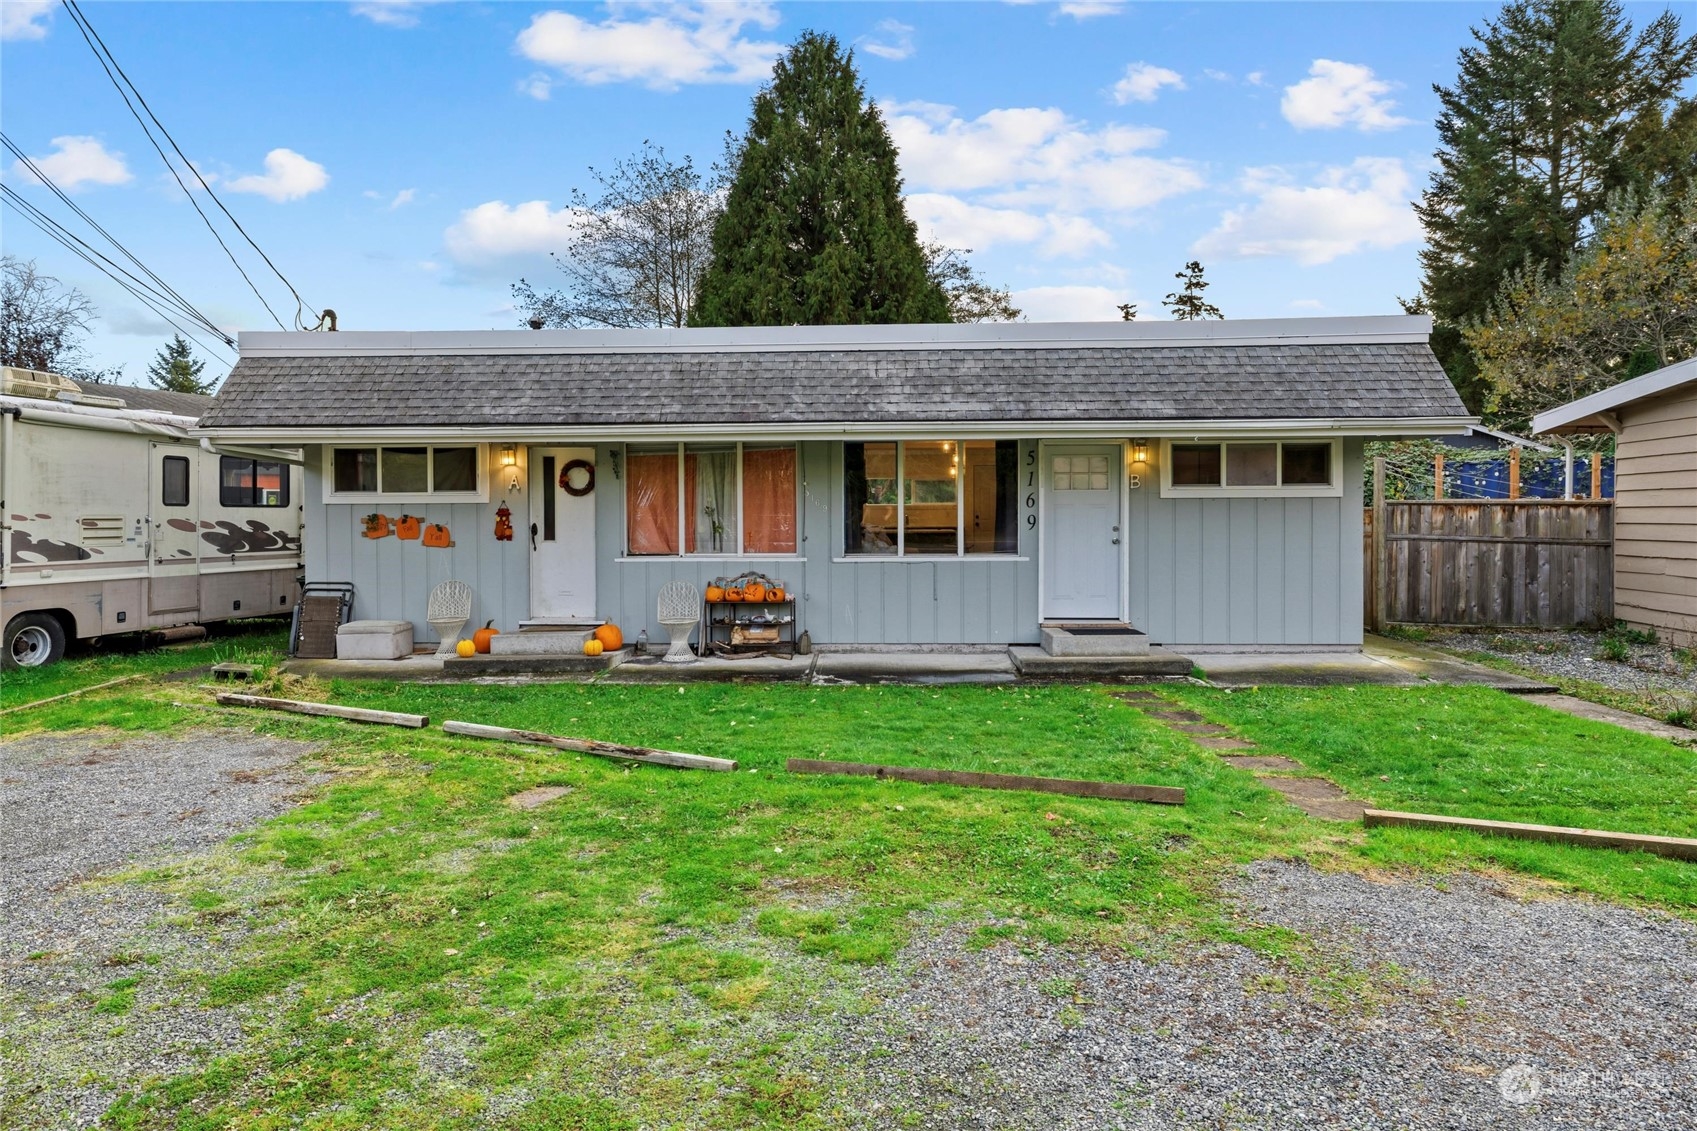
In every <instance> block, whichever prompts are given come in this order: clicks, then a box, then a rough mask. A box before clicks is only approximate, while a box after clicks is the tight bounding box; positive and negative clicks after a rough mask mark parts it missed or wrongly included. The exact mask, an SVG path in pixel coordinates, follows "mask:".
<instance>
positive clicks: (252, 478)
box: [218, 456, 289, 507]
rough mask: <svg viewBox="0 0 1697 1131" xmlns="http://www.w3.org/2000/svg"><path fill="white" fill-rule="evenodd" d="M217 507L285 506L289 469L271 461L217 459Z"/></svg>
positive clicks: (285, 465) (231, 457) (222, 457)
mask: <svg viewBox="0 0 1697 1131" xmlns="http://www.w3.org/2000/svg"><path fill="white" fill-rule="evenodd" d="M218 505H219V506H223V507H286V506H288V505H289V466H288V464H285V463H282V462H279V461H275V460H257V459H247V458H245V457H242V456H220V457H219V459H218Z"/></svg>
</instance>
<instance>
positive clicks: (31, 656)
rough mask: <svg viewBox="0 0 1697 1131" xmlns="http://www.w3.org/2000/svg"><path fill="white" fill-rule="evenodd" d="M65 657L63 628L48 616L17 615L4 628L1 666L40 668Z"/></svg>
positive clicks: (46, 614) (55, 619)
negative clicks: (4, 642)
mask: <svg viewBox="0 0 1697 1131" xmlns="http://www.w3.org/2000/svg"><path fill="white" fill-rule="evenodd" d="M64 654H65V627H64V626H63V625H61V624H60V623H59V618H58V617H55V616H52V615H51V614H48V613H19V614H18V615H17V616H15V617H13V618H12V620H11V623H10V624H8V625H7V626H6V650H5V652H4V653H0V664H4V665H5V666H6V667H8V668H39V667H42V666H43V665H45V664H51V663H53V662H54V661H55V660H57V659H58V658H59V657H61V656H63V655H64Z"/></svg>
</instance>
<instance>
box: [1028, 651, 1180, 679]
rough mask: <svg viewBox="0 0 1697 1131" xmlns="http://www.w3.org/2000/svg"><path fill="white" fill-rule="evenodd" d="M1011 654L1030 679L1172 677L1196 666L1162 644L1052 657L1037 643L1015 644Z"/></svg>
mask: <svg viewBox="0 0 1697 1131" xmlns="http://www.w3.org/2000/svg"><path fill="white" fill-rule="evenodd" d="M1008 655H1009V657H1011V658H1012V660H1013V663H1014V667H1016V668H1018V669H1019V674H1020V675H1022V676H1024V677H1025V678H1027V679H1084V680H1095V681H1098V682H1119V681H1123V680H1140V679H1172V678H1175V677H1180V676H1187V675H1189V674H1190V670H1191V668H1192V667H1194V666H1195V665H1193V664H1192V663H1191V660H1190V657H1188V656H1180V655H1177V654H1175V653H1173V652H1169V651H1167V650H1166V649H1165V648H1160V647H1153V648H1150V649H1149V651H1148V652H1147V653H1145V654H1144V655H1141V656H1052V655H1050V654H1049V653H1047V652H1045V651H1043V649H1041V648H1039V647H1037V646H1036V645H1034V644H1015V645H1013V646H1012V647H1010V648H1009V649H1008Z"/></svg>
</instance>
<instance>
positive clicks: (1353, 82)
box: [1279, 59, 1410, 130]
mask: <svg viewBox="0 0 1697 1131" xmlns="http://www.w3.org/2000/svg"><path fill="white" fill-rule="evenodd" d="M1308 74H1309V76H1310V77H1309V78H1306V79H1303V80H1302V81H1301V82H1299V83H1297V84H1296V85H1295V86H1287V87H1285V96H1284V99H1283V100H1282V101H1281V102H1280V103H1279V109H1280V110H1282V111H1283V112H1284V116H1285V120H1286V121H1287V122H1289V123H1290V124H1291V125H1293V126H1295V127H1296V128H1297V129H1299V130H1335V129H1339V128H1341V127H1343V126H1354V127H1355V128H1356V129H1358V130H1393V129H1396V128H1397V127H1398V126H1406V125H1408V124H1409V121H1410V119H1408V118H1399V117H1397V116H1396V115H1395V114H1394V113H1392V111H1393V110H1395V109H1396V103H1395V102H1394V101H1392V100H1391V99H1389V98H1386V97H1385V95H1387V94H1389V93H1390V92H1391V90H1392V86H1391V84H1390V83H1388V82H1385V81H1384V80H1383V79H1379V78H1376V77H1375V76H1374V74H1373V69H1372V68H1371V67H1364V66H1362V65H1360V64H1359V63H1339V62H1337V61H1336V60H1333V59H1316V60H1314V65H1313V66H1311V67H1309V68H1308Z"/></svg>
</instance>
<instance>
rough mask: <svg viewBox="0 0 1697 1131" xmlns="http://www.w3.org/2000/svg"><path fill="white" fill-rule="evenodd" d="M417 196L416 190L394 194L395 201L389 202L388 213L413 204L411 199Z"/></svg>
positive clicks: (408, 189) (403, 190)
mask: <svg viewBox="0 0 1697 1131" xmlns="http://www.w3.org/2000/svg"><path fill="white" fill-rule="evenodd" d="M417 195H418V190H417V189H410V188H404V189H402V190H401V191H400V192H398V193H396V194H395V199H393V200H391V201H390V202H389V211H391V212H393V211H394V210H395V209H397V208H400V207H401V206H403V205H407V204H411V203H412V202H413V198H414V197H416V196H417Z"/></svg>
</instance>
